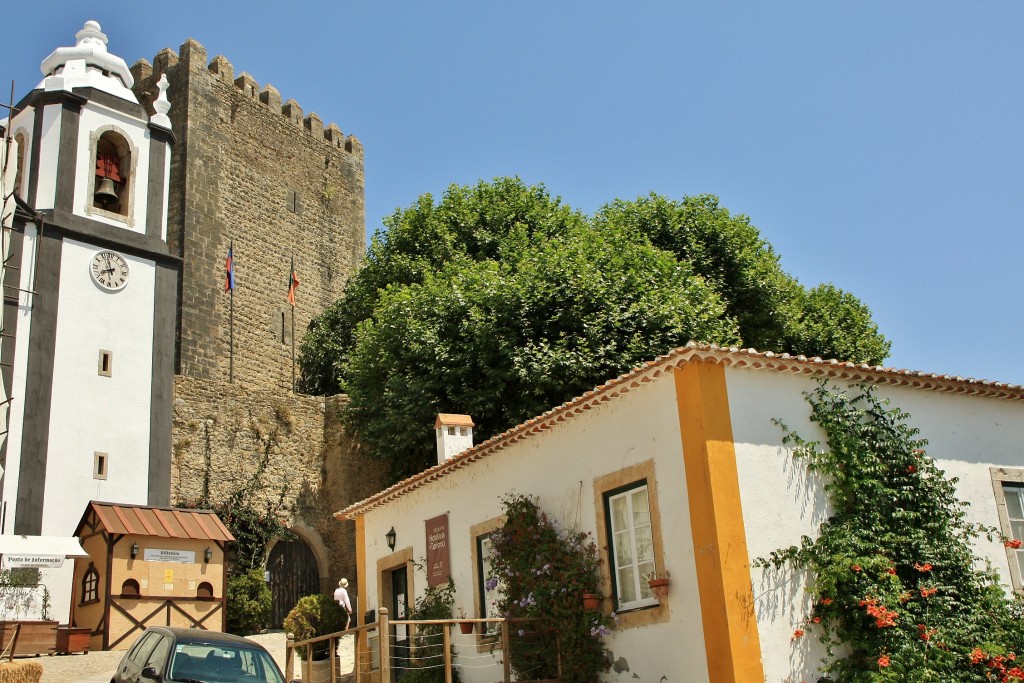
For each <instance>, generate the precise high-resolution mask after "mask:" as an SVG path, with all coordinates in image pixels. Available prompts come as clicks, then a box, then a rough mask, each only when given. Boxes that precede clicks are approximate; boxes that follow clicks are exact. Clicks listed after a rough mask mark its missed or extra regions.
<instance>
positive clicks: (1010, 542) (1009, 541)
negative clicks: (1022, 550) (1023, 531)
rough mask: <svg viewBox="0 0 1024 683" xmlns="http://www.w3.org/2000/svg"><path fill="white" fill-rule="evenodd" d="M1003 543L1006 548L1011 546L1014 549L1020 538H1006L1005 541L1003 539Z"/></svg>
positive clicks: (1017, 546)
mask: <svg viewBox="0 0 1024 683" xmlns="http://www.w3.org/2000/svg"><path fill="white" fill-rule="evenodd" d="M1003 545H1005V546H1006V547H1007V548H1013V549H1014V550H1016V549H1017V548H1019V547H1020V546H1021V540H1020V539H1019V538H1008V539H1006V540H1005V541H1003Z"/></svg>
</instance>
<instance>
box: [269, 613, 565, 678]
mask: <svg viewBox="0 0 1024 683" xmlns="http://www.w3.org/2000/svg"><path fill="white" fill-rule="evenodd" d="M530 621H537V620H536V619H515V620H514V622H515V623H517V624H519V623H522V622H530ZM463 623H471V624H473V625H474V629H476V628H481V629H488V628H493V627H494V626H495V625H500V626H501V628H500V629H499V630H498V633H496V634H495V638H494V640H493V641H491V643H490V645H491V646H493V648H494V649H495V650H501V651H502V652H503V653H508V652H509V644H510V643H509V638H510V635H509V628H508V627H507V625H508V623H509V621H508V620H506V619H503V618H494V617H492V618H490V619H466V618H463V619H395V620H391V619H389V618H388V610H387V608H381V609H380V610H378V620H377V621H376V622H375V623H372V624H365V625H363V626H357V627H355V628H350V629H347V630H345V631H337V632H335V633H331V634H329V635H326V636H320V637H318V638H310V639H308V640H301V641H296V640H295V639H294V637H293V636H292V635H291V634H290V633H289V634H288V641H287V645H286V647H285V677H286V678H285V680H286V682H287V683H291V682H292V681H293V680H296V679H295V648H296V647H300V646H310V645H313V644H315V643H322V642H324V641H326V642H327V643H328V651H329V652H330V653H331V655H332V656H331V657H330V658H329V660H328V661H329V662H330V667H329V668H330V678H329V683H338V682H339V681H352V683H390V681H391V673H392V672H391V669H392V665H391V660H392V656H393V654H394V653H393V652H392V647H391V637H390V634H391V629H392V627H394V626H406V627H408V628H409V634H408V637H409V643H410V648H411V650H412V651H415V646H414V645H413V642H414V634H415V631H416V629H417V628H418V627H422V626H440V627H441V629H440V631H441V636H442V643H441V650H442V652H443V653H444V654H443V666H444V680H445V683H451V681H452V667H453V662H452V639H451V628H450V627H452V626H455V625H458V624H463ZM477 625H480V626H477ZM374 633H376V636H377V637H376V644H375V646H374V647H373V648H371V646H370V636H371V635H372V634H374ZM346 636H355V666H354V671H352V672H351V673H349V672H346V673H344V674H342V673H341V672H339V671H338V670H337V661H338V658H337V657H335V656H334V653H336V652H337V648H338V641H339V640H340V639H341V638H344V637H346ZM475 646H476V643H474V647H475ZM557 648H558V642H557V639H556V656H557V661H558V677H557V678H555V679H543V680H542V679H534V680H535V682H536V683H558V681H559V680H560V679H561V674H562V671H561V652H559V651H557ZM307 651H308V650H307ZM373 655H377V657H376V660H377V662H378V663H379V666H378V667H377V668H373V667H372V666H371V662H372V660H373V659H374V658H373ZM501 666H502V681H505V682H506V683H508V682H510V681H512V671H511V663H510V661H509V657H508V656H504V655H503V656H502V657H501ZM302 680H303V683H327V679H323V680H319V681H307V680H305V678H303V679H302ZM519 680H524V679H519Z"/></svg>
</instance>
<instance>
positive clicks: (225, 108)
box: [132, 39, 366, 391]
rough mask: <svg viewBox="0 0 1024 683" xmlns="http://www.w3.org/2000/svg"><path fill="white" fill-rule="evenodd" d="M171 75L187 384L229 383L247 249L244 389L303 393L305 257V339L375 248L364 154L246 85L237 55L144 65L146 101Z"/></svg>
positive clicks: (240, 372)
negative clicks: (294, 289)
mask: <svg viewBox="0 0 1024 683" xmlns="http://www.w3.org/2000/svg"><path fill="white" fill-rule="evenodd" d="M164 73H166V74H167V78H168V81H169V82H170V88H169V89H168V99H169V100H170V101H171V105H172V106H171V110H170V113H169V116H170V118H171V123H172V125H173V130H174V134H175V136H176V137H177V143H176V144H175V146H174V149H173V152H172V157H171V184H170V195H171V199H170V206H169V207H168V244H169V245H170V248H171V250H172V253H176V254H178V255H180V256H181V257H182V259H183V270H182V277H181V282H180V302H181V304H180V310H179V312H178V321H177V345H176V368H177V372H178V374H180V375H184V376H188V377H196V378H203V379H215V380H227V379H228V370H229V338H230V330H229V317H230V316H229V308H230V297H229V294H228V293H226V292H225V291H224V280H225V260H226V257H227V252H228V247H229V245H230V244H231V243H232V240H233V243H234V261H235V279H236V289H235V291H234V381H236V382H242V383H245V384H247V385H249V386H250V387H253V388H256V389H277V390H285V391H287V390H290V389H291V379H292V375H291V369H292V367H291V349H292V346H291V342H292V340H291V330H292V319H291V314H292V311H291V308H290V307H289V306H288V304H287V302H286V294H287V289H288V274H289V268H290V264H291V260H292V258H293V257H294V259H295V270H296V273H297V275H298V277H299V280H300V282H301V284H300V287H299V290H298V296H297V306H296V308H295V332H296V335H297V336H298V337H300V338H301V335H302V333H303V332H304V331H305V329H306V327H307V325H308V323H309V321H310V319H311V318H312V317H313V316H315V315H317V314H318V313H320V312H321V311H323V310H324V309H325V308H326V307H327V306H329V305H330V304H331V303H333V302H334V301H335V300H337V299H338V298H339V297H340V296H341V293H342V287H343V286H344V283H345V281H346V279H347V278H348V277H349V276H350V275H351V274H352V273H353V272H354V270H355V268H356V267H357V266H358V264H359V263H360V261H361V259H362V256H363V252H364V249H365V241H366V240H365V224H366V216H365V205H364V182H365V179H364V173H363V148H362V145H361V144H360V142H359V140H357V139H356V138H355V137H354V136H352V135H348V136H346V135H343V134H342V132H341V130H340V129H339V128H338V127H337V126H336V125H335V124H333V123H331V124H328V125H327V126H324V124H323V121H322V120H321V119H320V117H319V116H317V115H316V114H315V113H309V114H304V113H303V109H302V107H300V106H299V104H298V103H297V102H295V101H294V100H287V101H286V102H283V103H282V98H281V94H280V93H279V92H278V91H277V89H276V88H274V87H273V86H271V85H267V86H265V87H262V88H261V87H260V86H259V85H258V84H257V82H256V81H255V80H254V79H253V78H252V77H251V76H249V75H248V74H246V73H241V74H239V75H238V76H237V77H236V76H235V73H234V67H233V66H232V64H231V62H229V61H228V60H227V59H226V58H224V57H223V56H217V57H214V58H213V59H212V60H211V61H209V62H207V55H206V49H205V48H204V47H203V46H202V45H200V44H199V43H197V42H196V41H194V40H191V39H190V40H187V41H186V42H185V43H184V44H183V45H182V46H181V48H180V49H179V51H178V52H177V53H176V52H174V51H172V50H169V49H167V50H164V51H162V52H160V53H159V54H158V55H156V57H155V58H154V60H153V64H152V65H151V64H149V63H148V62H146V61H145V60H141V61H139V62H137V63H136V64H135V65H134V66H133V67H132V74H133V75H134V77H135V80H136V86H135V92H136V95H137V96H138V97H139V100H140V101H142V102H143V103H146V104H147V106H149V103H151V102H152V100H153V99H154V97H155V96H156V94H157V93H158V91H157V89H156V86H155V83H156V80H157V79H159V77H160V75H161V74H164Z"/></svg>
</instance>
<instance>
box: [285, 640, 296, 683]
mask: <svg viewBox="0 0 1024 683" xmlns="http://www.w3.org/2000/svg"><path fill="white" fill-rule="evenodd" d="M294 674H295V635H294V634H291V633H289V634H288V639H287V642H285V645H284V680H285V683H292V679H293V678H294Z"/></svg>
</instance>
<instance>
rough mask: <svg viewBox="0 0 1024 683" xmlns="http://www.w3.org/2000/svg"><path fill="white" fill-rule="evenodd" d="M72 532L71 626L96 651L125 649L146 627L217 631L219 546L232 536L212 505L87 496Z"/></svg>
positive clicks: (222, 621)
mask: <svg viewBox="0 0 1024 683" xmlns="http://www.w3.org/2000/svg"><path fill="white" fill-rule="evenodd" d="M75 535H76V536H78V538H79V539H80V540H81V543H82V548H84V549H85V551H86V552H87V553H88V554H89V557H88V558H85V559H78V560H76V561H75V578H74V586H73V594H72V601H71V625H72V626H73V627H78V628H88V629H89V633H90V634H91V645H92V648H93V649H96V650H124V649H127V648H128V647H129V646H130V645H131V644H132V643H133V642H135V639H136V638H137V637H138V635H139V634H140V633H142V631H144V630H145V629H146V628H147V627H148V626H184V627H193V628H205V629H211V630H215V631H222V630H224V627H225V625H226V615H225V610H224V605H225V595H224V591H225V583H226V582H225V566H224V546H225V544H226V543H227V542H228V541H233V540H235V539H234V537H233V536H232V535H231V532H229V531H228V530H227V527H225V526H224V523H223V522H221V520H220V518H219V517H217V515H216V514H214V513H213V512H211V511H209V510H187V509H183V508H157V507H148V506H143V505H120V504H115V503H102V502H96V501H91V502H90V503H89V505H88V506H87V507H86V510H85V514H83V516H82V521H81V522H79V523H78V528H77V529H76V530H75Z"/></svg>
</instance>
